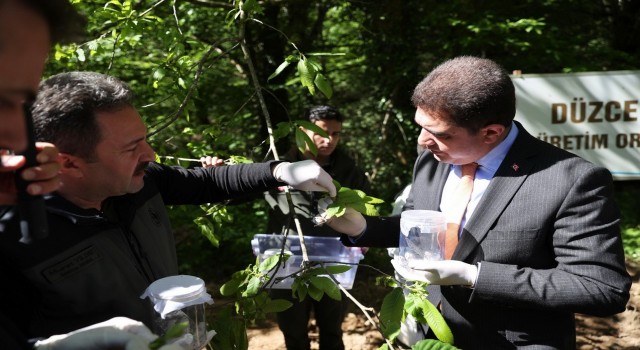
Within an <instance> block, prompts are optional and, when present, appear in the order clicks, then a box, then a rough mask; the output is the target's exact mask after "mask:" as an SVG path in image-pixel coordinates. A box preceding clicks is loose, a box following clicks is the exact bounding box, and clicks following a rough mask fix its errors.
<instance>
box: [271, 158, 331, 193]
mask: <svg viewBox="0 0 640 350" xmlns="http://www.w3.org/2000/svg"><path fill="white" fill-rule="evenodd" d="M273 177H275V178H276V180H278V181H280V182H284V183H286V184H287V185H289V186H291V187H293V188H295V189H298V190H301V191H318V192H329V196H331V197H335V196H336V193H337V191H336V186H335V185H334V184H333V179H332V178H331V175H329V174H328V173H327V172H326V171H324V169H322V168H321V167H320V165H318V163H316V162H315V161H313V160H310V159H308V160H303V161H300V162H295V163H289V162H284V163H279V164H278V165H276V167H275V168H274V169H273Z"/></svg>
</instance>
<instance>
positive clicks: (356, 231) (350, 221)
mask: <svg viewBox="0 0 640 350" xmlns="http://www.w3.org/2000/svg"><path fill="white" fill-rule="evenodd" d="M331 203H333V200H331V198H329V197H325V198H321V199H320V200H319V201H318V212H319V213H320V215H318V216H316V217H315V218H313V221H314V222H315V223H316V224H317V225H322V224H327V226H329V227H331V228H332V229H334V230H336V231H338V232H342V233H344V234H346V235H347V236H350V237H358V236H360V235H361V234H362V233H363V232H364V230H365V229H366V228H367V222H366V221H365V219H364V216H362V214H360V212H358V211H357V210H355V209H353V208H347V209H346V210H345V212H344V214H342V215H341V216H339V217H335V216H333V217H331V218H329V219H327V218H326V213H327V208H328V207H329V205H331Z"/></svg>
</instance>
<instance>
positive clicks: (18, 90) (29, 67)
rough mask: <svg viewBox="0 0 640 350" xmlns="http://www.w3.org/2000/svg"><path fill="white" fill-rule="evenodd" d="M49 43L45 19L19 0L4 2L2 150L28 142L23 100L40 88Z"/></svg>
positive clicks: (0, 28) (0, 27) (0, 19)
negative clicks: (18, 0)
mask: <svg viewBox="0 0 640 350" xmlns="http://www.w3.org/2000/svg"><path fill="white" fill-rule="evenodd" d="M49 47H50V39H49V29H48V27H47V23H46V22H45V20H44V19H42V18H41V17H39V16H38V15H37V14H35V13H33V12H31V11H30V10H29V9H26V8H24V7H23V6H22V5H21V4H19V2H17V1H5V2H3V4H2V5H0V151H1V150H13V151H18V152H19V151H22V150H24V149H25V147H26V145H27V138H26V130H25V123H24V115H23V113H22V103H23V101H25V100H26V99H27V98H28V97H29V95H32V94H35V92H36V91H37V89H38V83H39V82H40V77H41V76H42V71H43V69H44V63H45V60H46V58H47V54H48V52H49Z"/></svg>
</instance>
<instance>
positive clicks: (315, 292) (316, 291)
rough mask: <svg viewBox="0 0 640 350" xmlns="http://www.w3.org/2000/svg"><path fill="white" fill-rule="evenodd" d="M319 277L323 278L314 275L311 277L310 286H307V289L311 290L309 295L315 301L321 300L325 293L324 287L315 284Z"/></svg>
mask: <svg viewBox="0 0 640 350" xmlns="http://www.w3.org/2000/svg"><path fill="white" fill-rule="evenodd" d="M318 278H321V277H317V276H314V277H311V278H309V282H310V283H309V287H308V288H307V291H308V292H309V296H310V297H311V298H312V299H313V300H315V301H320V299H322V295H323V294H324V293H323V291H322V289H320V288H318V287H316V286H315V282H314V281H315V280H316V279H318ZM324 278H326V277H324Z"/></svg>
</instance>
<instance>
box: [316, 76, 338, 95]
mask: <svg viewBox="0 0 640 350" xmlns="http://www.w3.org/2000/svg"><path fill="white" fill-rule="evenodd" d="M313 82H314V83H315V84H316V86H317V87H318V90H320V92H322V93H323V94H324V95H325V96H326V97H327V98H329V99H330V98H331V96H333V88H332V87H331V84H330V83H329V81H328V80H327V78H325V76H324V75H322V73H318V74H316V78H315V79H314V81H313Z"/></svg>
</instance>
